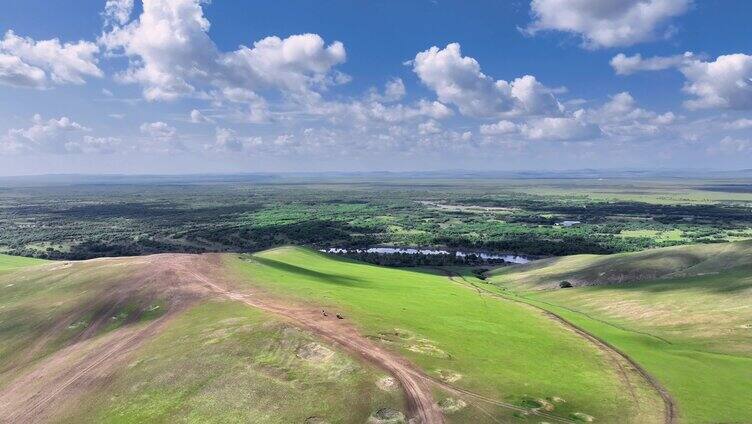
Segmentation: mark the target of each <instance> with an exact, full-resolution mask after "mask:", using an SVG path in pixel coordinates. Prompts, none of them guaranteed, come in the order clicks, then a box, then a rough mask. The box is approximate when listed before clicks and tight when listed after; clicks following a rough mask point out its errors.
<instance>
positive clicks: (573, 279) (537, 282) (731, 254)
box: [489, 240, 752, 290]
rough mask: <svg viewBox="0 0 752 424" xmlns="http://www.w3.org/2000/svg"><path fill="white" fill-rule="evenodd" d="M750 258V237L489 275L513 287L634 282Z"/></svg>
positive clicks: (564, 260) (705, 271) (707, 271)
mask: <svg viewBox="0 0 752 424" xmlns="http://www.w3.org/2000/svg"><path fill="white" fill-rule="evenodd" d="M748 264H752V240H747V241H739V242H734V243H718V244H698V245H690V246H674V247H666V248H660V249H650V250H645V251H641V252H634V253H619V254H614V255H574V256H563V257H557V258H549V259H543V260H539V261H533V262H530V263H528V264H526V265H521V266H514V267H508V268H498V269H496V270H494V271H492V272H490V273H489V276H491V277H494V276H499V277H504V281H505V283H506V284H511V285H514V286H516V287H518V288H519V289H523V290H527V289H546V288H554V287H557V286H558V284H559V283H560V282H561V281H569V282H570V283H571V284H572V285H574V286H597V285H609V284H623V283H635V282H640V281H648V280H657V279H671V278H679V277H692V276H703V275H712V274H717V273H719V272H721V271H725V270H729V269H732V268H735V267H740V266H745V265H748Z"/></svg>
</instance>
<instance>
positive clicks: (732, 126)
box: [723, 118, 752, 130]
mask: <svg viewBox="0 0 752 424" xmlns="http://www.w3.org/2000/svg"><path fill="white" fill-rule="evenodd" d="M723 128H725V129H727V130H746V129H747V128H752V119H747V118H739V119H737V120H735V121H731V122H727V123H726V124H724V125H723Z"/></svg>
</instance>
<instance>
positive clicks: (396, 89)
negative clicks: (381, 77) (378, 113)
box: [370, 78, 407, 103]
mask: <svg viewBox="0 0 752 424" xmlns="http://www.w3.org/2000/svg"><path fill="white" fill-rule="evenodd" d="M406 92H407V90H406V89H405V83H404V82H403V81H402V78H393V79H391V80H389V81H387V83H386V84H385V85H384V93H383V94H382V93H379V92H378V91H376V89H375V88H374V89H371V94H370V99H371V100H372V101H375V102H384V103H392V102H397V101H400V100H402V98H403V97H405V94H406Z"/></svg>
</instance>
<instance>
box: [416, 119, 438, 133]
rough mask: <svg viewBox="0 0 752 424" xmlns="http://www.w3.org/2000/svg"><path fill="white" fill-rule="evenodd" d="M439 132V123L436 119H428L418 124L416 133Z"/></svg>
mask: <svg viewBox="0 0 752 424" xmlns="http://www.w3.org/2000/svg"><path fill="white" fill-rule="evenodd" d="M440 132H441V124H439V122H438V121H436V120H433V119H430V120H428V121H426V122H422V123H420V124H418V133H419V134H420V135H431V134H438V133H440Z"/></svg>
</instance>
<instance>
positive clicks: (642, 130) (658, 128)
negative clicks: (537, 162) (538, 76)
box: [479, 92, 678, 141]
mask: <svg viewBox="0 0 752 424" xmlns="http://www.w3.org/2000/svg"><path fill="white" fill-rule="evenodd" d="M677 119H678V118H677V116H676V115H674V113H673V112H670V111H669V112H665V113H663V114H659V113H657V112H654V111H650V110H646V109H643V108H641V107H639V106H638V105H637V102H636V101H635V99H634V98H633V97H632V95H630V94H629V93H627V92H622V93H618V94H616V95H614V96H612V97H611V98H610V99H609V100H608V101H607V102H605V103H603V104H602V105H600V106H598V107H592V108H587V109H578V110H576V111H574V112H565V113H563V114H561V115H559V116H546V117H523V118H522V119H521V120H518V122H514V121H511V120H504V119H502V120H500V121H498V122H496V123H492V124H483V125H481V126H480V128H479V132H480V133H481V134H482V135H484V136H486V137H489V138H503V139H513V138H522V139H526V140H530V141H584V140H592V139H595V138H599V137H602V138H604V139H611V140H614V139H617V140H635V139H640V138H642V137H654V136H656V135H659V134H661V133H662V132H663V131H665V130H667V129H668V128H670V127H671V126H672V125H674V123H675V122H676V121H677Z"/></svg>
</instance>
